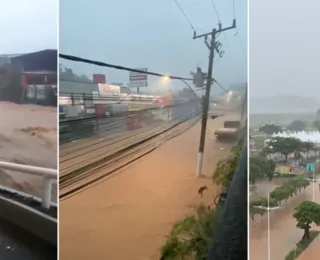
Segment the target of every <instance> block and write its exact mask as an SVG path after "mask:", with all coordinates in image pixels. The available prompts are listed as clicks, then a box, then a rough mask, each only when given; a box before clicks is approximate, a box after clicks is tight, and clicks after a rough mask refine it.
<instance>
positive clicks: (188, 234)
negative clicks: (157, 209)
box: [161, 205, 220, 260]
mask: <svg viewBox="0 0 320 260" xmlns="http://www.w3.org/2000/svg"><path fill="white" fill-rule="evenodd" d="M219 216H220V214H219V209H218V208H217V209H210V210H208V209H207V208H206V207H205V206H204V205H201V206H199V207H198V208H197V211H196V213H195V214H194V215H191V216H187V217H185V218H184V219H183V220H181V221H179V222H178V223H176V224H175V225H174V226H173V228H172V230H171V232H170V234H169V236H168V238H167V241H166V243H165V244H164V246H163V247H162V248H161V259H163V260H175V259H182V258H183V257H186V256H189V257H192V258H194V259H196V260H205V259H207V254H208V252H209V246H210V245H211V242H212V236H213V233H214V231H215V229H216V227H217V223H218V221H219Z"/></svg>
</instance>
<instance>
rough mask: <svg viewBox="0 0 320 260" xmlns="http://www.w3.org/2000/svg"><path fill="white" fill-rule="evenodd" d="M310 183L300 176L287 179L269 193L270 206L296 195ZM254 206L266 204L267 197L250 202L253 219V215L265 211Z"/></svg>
mask: <svg viewBox="0 0 320 260" xmlns="http://www.w3.org/2000/svg"><path fill="white" fill-rule="evenodd" d="M309 185H310V182H309V181H308V180H307V179H305V178H302V177H298V178H295V179H292V180H289V181H287V182H285V183H284V184H282V185H281V186H280V187H277V188H276V189H274V190H273V191H272V192H271V193H270V201H269V204H270V207H276V206H278V205H280V204H281V203H282V202H283V201H285V202H286V201H287V200H288V199H289V198H292V197H293V196H294V195H297V194H298V192H301V189H305V188H306V187H308V186H309ZM255 206H262V207H267V206H268V200H267V198H260V199H257V200H253V201H251V202H250V206H249V207H250V215H251V217H252V219H254V215H261V216H262V215H264V213H265V212H266V211H265V210H264V209H259V208H256V207H255Z"/></svg>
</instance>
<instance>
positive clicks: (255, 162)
mask: <svg viewBox="0 0 320 260" xmlns="http://www.w3.org/2000/svg"><path fill="white" fill-rule="evenodd" d="M249 162H250V174H251V167H253V169H256V167H259V168H260V175H254V176H253V177H252V178H254V177H255V176H256V177H258V178H259V177H261V178H262V177H264V176H266V177H268V179H269V181H271V180H272V178H273V174H274V168H275V165H274V163H273V162H272V161H269V160H268V159H267V158H265V157H262V156H253V157H251V158H250V159H249ZM271 162H272V163H271ZM251 165H252V166H251Z"/></svg>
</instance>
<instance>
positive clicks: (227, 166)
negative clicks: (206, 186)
mask: <svg viewBox="0 0 320 260" xmlns="http://www.w3.org/2000/svg"><path fill="white" fill-rule="evenodd" d="M239 157H240V147H239V146H237V147H234V148H233V149H232V155H231V156H229V158H227V159H225V160H221V161H219V162H218V163H217V166H216V169H215V171H214V173H213V176H212V179H213V181H214V182H215V183H216V184H217V185H221V186H222V187H228V186H229V185H230V182H231V180H232V177H233V174H234V172H235V170H236V167H237V164H238V161H239Z"/></svg>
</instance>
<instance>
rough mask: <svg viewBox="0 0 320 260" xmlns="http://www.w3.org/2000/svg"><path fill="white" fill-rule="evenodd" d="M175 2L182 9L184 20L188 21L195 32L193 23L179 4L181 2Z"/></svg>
mask: <svg viewBox="0 0 320 260" xmlns="http://www.w3.org/2000/svg"><path fill="white" fill-rule="evenodd" d="M174 1H175V2H176V4H177V6H178V8H179V9H180V11H181V13H182V14H183V16H184V18H186V20H187V22H188V24H189V26H190V27H191V29H192V30H193V31H195V28H194V26H193V25H192V23H191V21H190V20H189V18H188V16H187V15H186V13H185V12H184V11H183V9H182V7H181V5H180V4H179V2H178V1H177V0H174Z"/></svg>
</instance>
